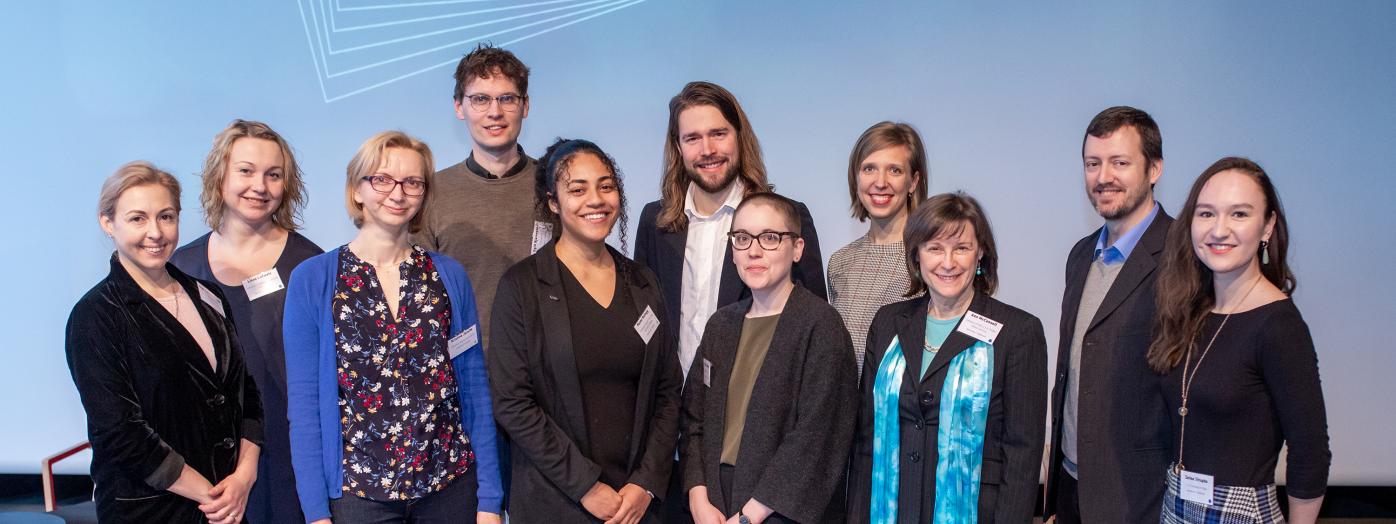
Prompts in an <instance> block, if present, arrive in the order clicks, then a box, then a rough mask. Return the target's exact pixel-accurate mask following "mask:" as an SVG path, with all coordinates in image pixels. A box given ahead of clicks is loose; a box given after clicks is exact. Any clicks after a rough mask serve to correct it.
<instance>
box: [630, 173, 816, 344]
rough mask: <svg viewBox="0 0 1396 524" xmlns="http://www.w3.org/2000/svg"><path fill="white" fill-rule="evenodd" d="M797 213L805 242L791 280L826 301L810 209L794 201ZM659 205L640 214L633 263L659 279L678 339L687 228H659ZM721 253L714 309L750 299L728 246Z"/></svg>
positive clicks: (649, 206) (791, 273)
mask: <svg viewBox="0 0 1396 524" xmlns="http://www.w3.org/2000/svg"><path fill="white" fill-rule="evenodd" d="M795 204H796V206H797V207H798V208H799V210H800V226H801V227H800V238H803V239H804V240H805V251H804V254H803V255H802V256H801V257H800V261H799V262H796V263H795V266H794V267H793V268H791V270H790V277H791V279H792V280H794V281H795V284H796V285H799V286H803V287H804V288H805V289H808V290H810V292H811V293H814V294H815V296H818V297H819V298H821V299H824V300H826V301H827V300H828V299H829V293H828V291H826V290H825V287H824V259H823V257H822V255H820V253H819V234H818V233H817V232H816V231H815V229H814V218H813V217H811V216H810V214H809V208H807V207H805V205H804V204H803V203H800V202H796V203H795ZM659 210H660V202H659V201H658V200H656V201H654V202H650V203H648V204H645V209H644V211H641V212H640V228H639V229H638V230H637V231H636V232H635V262H637V263H639V264H640V265H642V266H645V267H648V268H650V269H651V270H653V271H654V274H655V275H657V276H658V277H659V287H661V288H663V289H664V299H665V302H666V303H668V304H669V305H670V306H672V307H670V308H669V318H667V319H665V320H668V321H669V324H670V325H672V326H675V328H674V331H673V336H674V337H675V339H676V340H677V337H678V335H679V331H678V327H677V326H678V325H679V318H680V314H681V312H682V309H683V308H681V307H680V304H682V303H683V260H684V245H685V244H687V243H688V228H684V229H682V230H679V231H675V232H672V233H671V232H668V231H663V230H660V229H659V226H658V225H656V223H657V221H658V219H659ZM725 245H726V246H728V247H727V248H725V249H724V250H723V255H722V280H721V283H720V284H719V285H718V292H717V307H719V308H720V307H722V306H726V305H728V304H731V303H734V302H736V301H738V300H741V299H744V298H747V297H750V296H751V290H750V289H748V288H747V287H746V284H743V283H742V279H741V277H739V276H737V265H736V264H734V263H733V262H732V255H731V253H732V249H731V245H732V244H731V243H728V244H725Z"/></svg>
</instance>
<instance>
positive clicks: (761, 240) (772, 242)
mask: <svg viewBox="0 0 1396 524" xmlns="http://www.w3.org/2000/svg"><path fill="white" fill-rule="evenodd" d="M785 237H790V238H800V234H799V233H793V232H790V231H763V232H761V233H759V234H756V235H753V234H751V233H747V232H746V231H733V232H730V233H727V238H729V239H731V240H732V247H733V248H735V249H736V250H738V251H745V250H747V249H749V248H751V241H752V240H753V239H755V240H756V243H757V244H760V245H761V249H764V250H766V251H775V250H776V249H779V248H780V241H781V240H784V239H785Z"/></svg>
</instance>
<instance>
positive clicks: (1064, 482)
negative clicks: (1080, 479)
mask: <svg viewBox="0 0 1396 524" xmlns="http://www.w3.org/2000/svg"><path fill="white" fill-rule="evenodd" d="M1057 467H1059V468H1061V472H1059V473H1058V474H1057V524H1081V493H1080V491H1079V487H1078V486H1077V485H1076V478H1075V477H1072V476H1071V474H1070V473H1067V472H1066V467H1065V466H1060V465H1059V466H1057Z"/></svg>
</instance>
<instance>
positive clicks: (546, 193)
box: [533, 137, 630, 251]
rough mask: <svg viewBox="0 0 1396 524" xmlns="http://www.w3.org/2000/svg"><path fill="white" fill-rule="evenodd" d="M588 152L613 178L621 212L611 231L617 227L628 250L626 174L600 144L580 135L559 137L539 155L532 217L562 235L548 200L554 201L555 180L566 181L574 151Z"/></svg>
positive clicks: (621, 242) (623, 248)
mask: <svg viewBox="0 0 1396 524" xmlns="http://www.w3.org/2000/svg"><path fill="white" fill-rule="evenodd" d="M581 154H590V155H592V156H595V157H596V158H597V159H598V160H600V161H601V164H602V165H604V166H606V170H607V171H610V172H611V175H612V176H614V177H615V178H616V194H617V195H619V196H620V208H619V209H617V210H616V212H617V213H618V214H619V215H620V216H619V217H618V220H617V221H616V224H615V226H613V227H612V228H611V231H612V232H613V233H614V232H615V231H616V229H617V228H618V229H620V249H621V251H628V250H629V249H630V244H629V241H628V240H629V239H628V237H627V236H626V231H628V230H629V229H630V227H629V224H630V214H629V213H627V212H626V211H625V210H626V208H627V207H628V206H627V205H626V204H627V202H626V199H625V176H624V175H622V174H621V172H620V168H619V167H617V166H616V159H614V158H611V155H608V154H606V152H605V151H602V150H601V146H598V145H596V144H595V143H592V142H591V141H589V140H582V139H579V138H572V139H568V138H561V137H559V138H558V139H557V140H556V141H554V142H553V144H552V145H550V146H548V150H547V151H545V152H544V153H543V156H542V157H539V158H538V172H537V174H536V175H534V179H533V201H534V209H533V214H534V217H535V218H537V219H538V220H542V221H544V222H547V223H549V224H552V225H553V231H554V232H555V233H556V234H555V237H556V238H561V237H562V217H559V216H558V214H557V213H554V212H553V210H552V209H551V208H549V207H548V203H549V202H555V201H557V184H558V182H559V181H563V182H565V181H566V180H567V178H568V175H567V170H568V169H569V168H570V167H571V166H572V160H573V159H575V158H577V155H581Z"/></svg>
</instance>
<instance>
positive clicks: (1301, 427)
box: [1149, 157, 1332, 524]
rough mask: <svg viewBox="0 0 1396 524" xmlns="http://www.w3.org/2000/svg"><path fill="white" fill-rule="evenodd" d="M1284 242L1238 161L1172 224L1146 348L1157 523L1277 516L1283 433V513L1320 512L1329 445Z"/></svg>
mask: <svg viewBox="0 0 1396 524" xmlns="http://www.w3.org/2000/svg"><path fill="white" fill-rule="evenodd" d="M1288 243H1289V230H1288V227H1287V225H1286V223H1285V215H1284V209H1283V208H1282V207H1281V206H1280V199H1279V195H1278V194H1277V193H1276V191H1275V186H1274V185H1273V184H1272V183H1271V181H1270V177H1269V176H1268V175H1266V174H1265V171H1264V170H1263V169H1261V168H1260V166H1259V165H1257V164H1256V163H1255V162H1252V161H1250V160H1247V159H1244V158H1235V157H1228V158H1223V159H1221V160H1218V161H1217V162H1216V163H1215V164H1212V166H1211V167H1209V168H1207V170H1206V171H1204V172H1203V173H1202V175H1201V176H1200V177H1198V179H1197V181H1196V182H1195V183H1194V184H1193V186H1192V191H1191V193H1189V195H1188V200H1187V203H1186V204H1184V206H1183V210H1182V212H1181V213H1179V215H1178V221H1177V222H1174V223H1173V226H1172V228H1171V229H1170V230H1169V232H1168V242H1167V247H1166V248H1165V251H1164V259H1163V264H1162V269H1161V273H1160V275H1159V279H1158V316H1157V320H1156V325H1155V334H1156V335H1155V339H1154V342H1153V345H1152V346H1150V348H1149V364H1150V365H1151V366H1153V367H1154V369H1156V370H1158V371H1159V372H1161V373H1166V374H1167V376H1166V377H1165V378H1164V380H1163V390H1164V399H1165V401H1166V402H1167V403H1168V406H1169V410H1170V412H1171V416H1172V419H1173V430H1174V441H1173V452H1172V455H1171V456H1172V457H1173V459H1174V461H1175V462H1174V464H1173V465H1172V467H1170V468H1169V470H1168V471H1167V480H1168V488H1167V492H1166V493H1165V494H1164V499H1163V515H1162V521H1163V522H1164V523H1192V522H1261V523H1264V522H1284V521H1285V518H1284V516H1283V515H1281V514H1280V509H1279V501H1278V500H1277V499H1278V497H1277V495H1276V491H1275V486H1274V478H1275V465H1276V462H1277V461H1278V457H1279V453H1280V448H1281V446H1283V445H1284V444H1286V443H1287V444H1288V445H1289V456H1288V467H1287V468H1286V470H1287V473H1286V477H1287V478H1286V480H1287V493H1288V495H1289V511H1290V515H1289V517H1290V518H1289V521H1290V522H1295V523H1304V524H1309V523H1313V522H1315V520H1316V519H1317V518H1318V510H1319V507H1320V506H1321V505H1322V504H1323V494H1324V490H1325V489H1326V487H1327V483H1328V466H1329V462H1330V460H1331V458H1332V455H1331V453H1330V452H1329V449H1328V425H1327V416H1326V414H1325V410H1324V403H1323V389H1322V387H1321V385H1320V383H1319V375H1318V356H1317V354H1316V352H1315V351H1314V344H1313V340H1312V339H1311V338H1310V337H1309V329H1308V327H1307V325H1306V324H1305V323H1304V319H1303V317H1301V316H1300V314H1299V310H1298V309H1297V308H1296V307H1295V305H1294V302H1293V301H1292V300H1291V299H1290V295H1291V294H1292V293H1293V292H1294V286H1295V281H1294V275H1293V274H1292V273H1291V272H1290V270H1289V266H1288V264H1287V263H1286V258H1285V257H1286V255H1287V253H1286V251H1287V248H1288Z"/></svg>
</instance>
